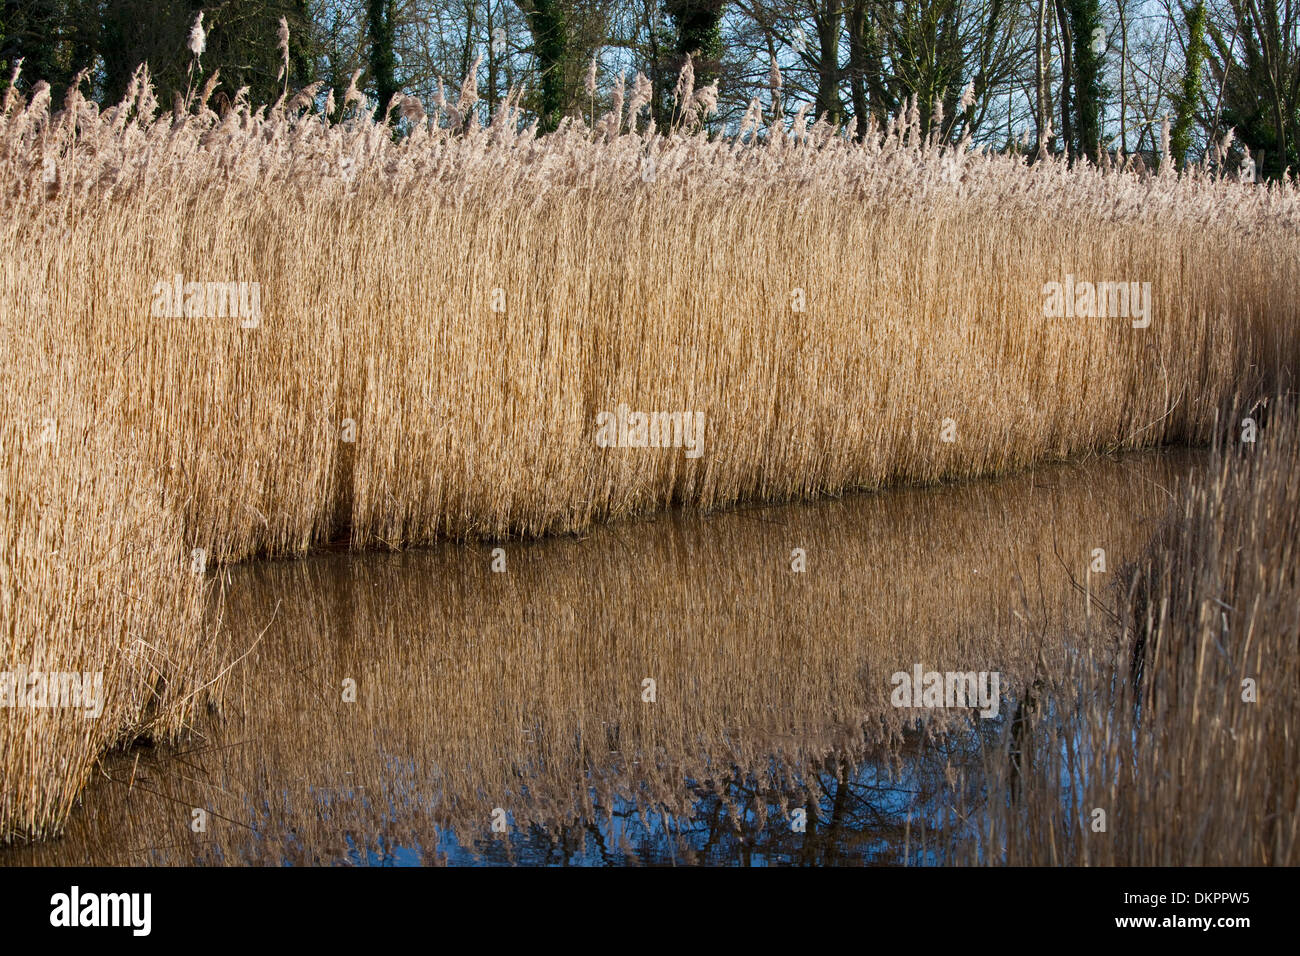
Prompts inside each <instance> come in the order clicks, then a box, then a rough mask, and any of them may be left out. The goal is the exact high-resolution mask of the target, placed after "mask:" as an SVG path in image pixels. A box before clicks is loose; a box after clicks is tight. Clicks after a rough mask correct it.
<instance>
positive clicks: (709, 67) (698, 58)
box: [664, 0, 726, 87]
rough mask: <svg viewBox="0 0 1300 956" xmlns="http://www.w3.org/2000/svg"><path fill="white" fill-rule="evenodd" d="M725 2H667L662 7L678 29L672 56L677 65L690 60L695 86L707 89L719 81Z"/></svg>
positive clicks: (695, 0)
mask: <svg viewBox="0 0 1300 956" xmlns="http://www.w3.org/2000/svg"><path fill="white" fill-rule="evenodd" d="M725 6H726V3H725V2H724V0H666V2H665V3H664V7H665V9H666V10H667V12H668V15H669V16H670V17H671V18H672V22H673V26H674V27H676V29H677V38H676V42H675V44H674V52H675V53H676V54H677V58H678V60H679V62H682V63H684V62H685V60H686V57H688V56H690V57H692V58H693V59H692V64H693V68H694V70H695V85H696V86H697V87H700V86H707V85H708V84H710V83H712V82H713V81H714V80H715V79H717V78H718V72H719V69H720V67H721V65H722V10H723V8H724V7H725Z"/></svg>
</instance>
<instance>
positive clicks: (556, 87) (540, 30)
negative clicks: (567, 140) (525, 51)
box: [525, 0, 572, 133]
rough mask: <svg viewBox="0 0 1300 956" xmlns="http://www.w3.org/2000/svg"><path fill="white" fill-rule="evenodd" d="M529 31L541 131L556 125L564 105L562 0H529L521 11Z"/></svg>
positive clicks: (565, 68) (568, 54) (565, 28)
mask: <svg viewBox="0 0 1300 956" xmlns="http://www.w3.org/2000/svg"><path fill="white" fill-rule="evenodd" d="M525 12H526V13H527V16H528V28H529V29H530V30H531V31H532V34H533V51H534V54H535V55H536V57H537V72H538V73H539V74H540V75H541V94H542V98H541V103H540V104H539V105H538V109H537V113H538V117H539V121H540V122H539V126H540V128H541V131H542V132H544V133H549V132H550V131H551V130H554V129H555V128H556V127H557V126H559V125H560V120H561V119H562V118H563V117H564V111H565V110H566V109H567V108H568V106H569V103H568V88H567V84H566V74H567V73H568V71H569V59H570V57H571V56H572V53H571V50H570V45H569V26H568V18H567V17H566V16H565V13H566V10H565V3H564V0H533V2H532V3H531V4H529V5H528V7H527V9H526V10H525Z"/></svg>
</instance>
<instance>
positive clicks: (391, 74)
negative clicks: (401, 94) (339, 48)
mask: <svg viewBox="0 0 1300 956" xmlns="http://www.w3.org/2000/svg"><path fill="white" fill-rule="evenodd" d="M366 14H367V16H366V33H367V35H368V37H369V40H370V76H371V79H372V80H373V82H374V84H375V95H376V96H378V97H379V112H380V114H381V115H382V114H383V112H384V110H386V109H388V104H389V101H390V100H392V98H393V97H394V96H395V95H396V94H397V54H396V53H395V52H394V49H393V41H394V34H395V30H394V26H393V0H368V2H367V6H366Z"/></svg>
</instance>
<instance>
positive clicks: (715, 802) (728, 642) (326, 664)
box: [0, 452, 1201, 865]
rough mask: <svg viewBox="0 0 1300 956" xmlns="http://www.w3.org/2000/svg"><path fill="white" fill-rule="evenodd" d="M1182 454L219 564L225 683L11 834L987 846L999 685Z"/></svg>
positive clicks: (1030, 675) (1009, 694)
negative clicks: (467, 542) (905, 703)
mask: <svg viewBox="0 0 1300 956" xmlns="http://www.w3.org/2000/svg"><path fill="white" fill-rule="evenodd" d="M1200 461H1201V457H1200V456H1199V455H1197V454H1195V453H1188V452H1178V453H1161V454H1142V455H1133V456H1127V457H1124V458H1121V459H1115V460H1109V459H1094V460H1092V461H1090V462H1088V463H1086V464H1082V465H1057V466H1051V467H1047V468H1042V469H1039V470H1037V471H1035V472H1032V473H1028V474H1024V475H1020V476H1016V477H1013V478H1010V479H1006V480H1001V481H997V482H979V483H973V484H966V485H956V486H944V487H939V488H929V489H902V490H898V491H891V492H886V493H881V494H875V495H861V496H854V497H849V498H844V499H840V500H834V501H823V502H817V503H812V504H798V505H786V506H779V507H763V508H751V509H744V510H740V511H734V512H728V513H720V514H714V515H706V516H697V515H682V514H674V515H664V516H662V517H659V518H656V519H653V520H648V521H644V522H638V523H623V524H617V525H613V526H609V527H606V528H602V529H600V530H598V531H595V532H593V533H592V534H590V535H587V536H585V537H582V538H562V539H550V540H543V541H537V542H527V543H520V542H515V543H511V544H507V545H504V546H503V551H504V560H505V570H504V571H502V572H494V571H493V570H492V565H493V553H492V549H491V547H490V546H486V545H485V546H462V545H451V544H448V545H443V546H438V547H435V548H430V549H424V550H416V551H408V552H404V553H396V554H364V555H351V554H321V555H316V556H313V557H310V558H308V559H306V560H302V561H296V562H268V563H260V564H251V565H247V566H241V567H237V568H231V569H229V570H226V571H224V572H223V573H222V580H223V590H224V602H223V606H222V608H221V609H220V612H219V619H218V614H217V612H214V617H213V622H214V623H213V627H214V632H216V633H219V634H220V635H221V641H220V642H219V643H222V644H223V646H224V644H228V645H229V646H230V647H232V648H233V649H234V650H233V654H234V656H236V657H239V658H240V660H239V663H238V664H237V665H236V667H235V669H234V671H233V672H232V679H231V685H230V690H229V693H228V694H227V697H226V703H225V706H224V710H223V712H222V713H220V714H214V715H210V716H209V717H208V718H205V719H204V721H203V724H202V726H201V727H200V728H198V730H199V732H198V733H197V734H196V735H195V737H194V738H193V739H192V740H190V741H188V742H186V743H184V744H182V745H180V746H178V747H174V748H161V747H160V748H156V749H148V748H141V747H137V748H135V749H133V750H132V751H130V752H127V753H120V754H115V755H113V756H112V757H111V758H109V759H108V760H106V761H105V762H104V765H103V767H102V768H101V772H100V773H99V774H98V776H97V778H96V779H95V781H94V782H93V783H92V785H91V786H90V787H89V788H88V789H87V791H86V792H85V794H84V796H83V798H82V803H81V806H79V807H78V808H77V810H76V811H75V812H74V814H73V816H72V818H71V820H70V822H69V826H68V829H67V833H66V834H65V836H64V837H63V838H62V839H59V840H55V841H50V842H47V843H44V844H39V845H34V846H27V847H14V848H10V849H7V850H4V851H0V863H7V864H14V863H31V864H163V865H167V864H209V863H215V864H243V863H254V864H285V863H287V864H294V865H302V864H371V865H420V864H497V863H501V864H507V863H513V864H521V863H522V864H568V865H602V864H625V863H652V864H673V863H699V862H707V863H740V864H768V863H771V864H788V863H850V862H866V863H911V864H918V863H927V862H948V861H959V862H977V861H981V860H985V859H988V858H989V857H990V855H992V856H993V857H996V854H997V852H998V848H997V847H996V846H992V847H990V846H987V845H985V843H984V842H982V840H983V839H984V838H982V837H981V835H980V827H979V826H978V824H977V821H978V818H979V811H980V808H981V806H982V804H983V802H984V801H985V800H987V799H989V796H988V793H987V792H986V789H987V788H986V787H985V786H984V783H983V779H984V773H983V770H984V768H985V767H986V766H987V763H988V761H990V760H995V759H998V758H999V756H1000V755H1004V754H1005V751H1006V747H1007V741H1008V736H1009V723H1010V721H1011V716H1012V713H1013V711H1014V707H1015V702H1016V700H1017V698H1018V697H1019V696H1020V695H1021V694H1023V691H1024V688H1025V687H1026V685H1027V684H1028V682H1030V681H1032V680H1033V679H1034V677H1035V676H1037V675H1038V674H1040V673H1041V672H1042V669H1043V668H1044V667H1046V668H1049V669H1050V668H1055V667H1061V666H1063V662H1064V660H1065V658H1066V657H1067V656H1068V655H1070V654H1073V653H1077V652H1078V650H1079V649H1080V648H1081V647H1084V646H1087V645H1088V644H1089V643H1090V642H1096V641H1100V642H1103V643H1104V642H1105V641H1106V640H1109V639H1111V638H1113V633H1111V632H1109V631H1107V629H1106V626H1105V622H1104V621H1099V620H1098V618H1099V617H1100V615H1097V614H1093V615H1092V616H1091V617H1089V616H1088V615H1086V614H1085V599H1084V597H1083V595H1082V593H1081V592H1080V590H1079V588H1083V589H1084V590H1086V591H1090V592H1093V593H1096V594H1098V595H1099V596H1100V599H1101V600H1102V601H1103V602H1106V601H1107V600H1108V599H1107V598H1106V595H1107V593H1108V590H1107V589H1109V588H1111V587H1112V580H1113V579H1114V578H1116V577H1117V575H1118V573H1119V570H1120V568H1121V565H1122V564H1123V562H1124V561H1126V560H1132V559H1133V558H1135V557H1136V556H1137V555H1138V553H1139V552H1140V551H1141V549H1142V547H1143V546H1144V545H1145V543H1146V542H1147V541H1148V540H1149V538H1150V537H1151V535H1152V533H1153V531H1154V529H1155V527H1156V524H1157V522H1158V521H1159V520H1160V519H1161V518H1162V517H1163V516H1164V514H1165V510H1166V508H1167V507H1168V505H1169V502H1170V496H1171V493H1172V492H1173V490H1174V487H1175V485H1176V483H1178V482H1179V481H1180V480H1183V479H1184V478H1185V477H1187V476H1189V475H1190V474H1191V473H1192V472H1193V471H1194V470H1195V469H1196V468H1197V467H1199V463H1200ZM1098 548H1100V549H1103V550H1104V551H1105V560H1106V567H1107V570H1106V571H1105V572H1100V573H1096V574H1093V573H1091V572H1090V570H1089V565H1090V564H1091V563H1093V561H1094V551H1095V549H1098ZM796 549H799V552H801V553H802V560H803V561H804V562H805V564H806V570H805V571H803V572H796V571H794V570H792V564H794V563H796V562H797V561H798V560H799V559H800V558H799V552H796ZM1072 579H1073V582H1072ZM1076 585H1077V587H1076ZM918 664H919V665H921V666H922V667H923V669H925V670H927V671H928V670H937V671H949V670H952V671H976V672H992V671H996V672H998V674H999V675H1000V679H1001V680H1000V688H999V691H1000V693H999V699H998V701H997V710H998V712H997V715H996V716H994V717H989V718H981V717H980V716H979V715H978V714H977V713H976V712H975V711H973V710H972V709H970V708H956V709H951V708H949V709H919V710H914V709H908V708H898V707H895V706H893V705H892V704H891V696H890V695H891V690H892V689H893V687H892V683H891V675H893V674H895V673H896V672H909V673H910V672H911V671H912V669H913V668H914V667H915V666H916V665H918ZM647 680H652V681H653V685H652V686H651V685H649V684H647V683H646V681H647Z"/></svg>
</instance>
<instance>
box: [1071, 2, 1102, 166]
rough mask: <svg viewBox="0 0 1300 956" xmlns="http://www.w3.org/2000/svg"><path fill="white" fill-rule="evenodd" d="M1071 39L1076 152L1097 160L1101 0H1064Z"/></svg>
mask: <svg viewBox="0 0 1300 956" xmlns="http://www.w3.org/2000/svg"><path fill="white" fill-rule="evenodd" d="M1066 2H1067V7H1068V10H1069V13H1070V33H1071V35H1072V39H1073V41H1074V44H1073V45H1074V56H1073V61H1074V62H1073V65H1074V129H1073V130H1072V133H1073V140H1074V145H1075V151H1076V154H1077V155H1082V156H1087V157H1088V158H1089V159H1091V160H1093V161H1096V159H1097V150H1098V149H1099V147H1100V145H1101V101H1102V97H1103V96H1104V95H1105V91H1104V90H1103V89H1102V85H1101V64H1102V55H1103V51H1104V38H1105V30H1104V29H1103V28H1102V25H1101V3H1100V0H1066Z"/></svg>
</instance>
